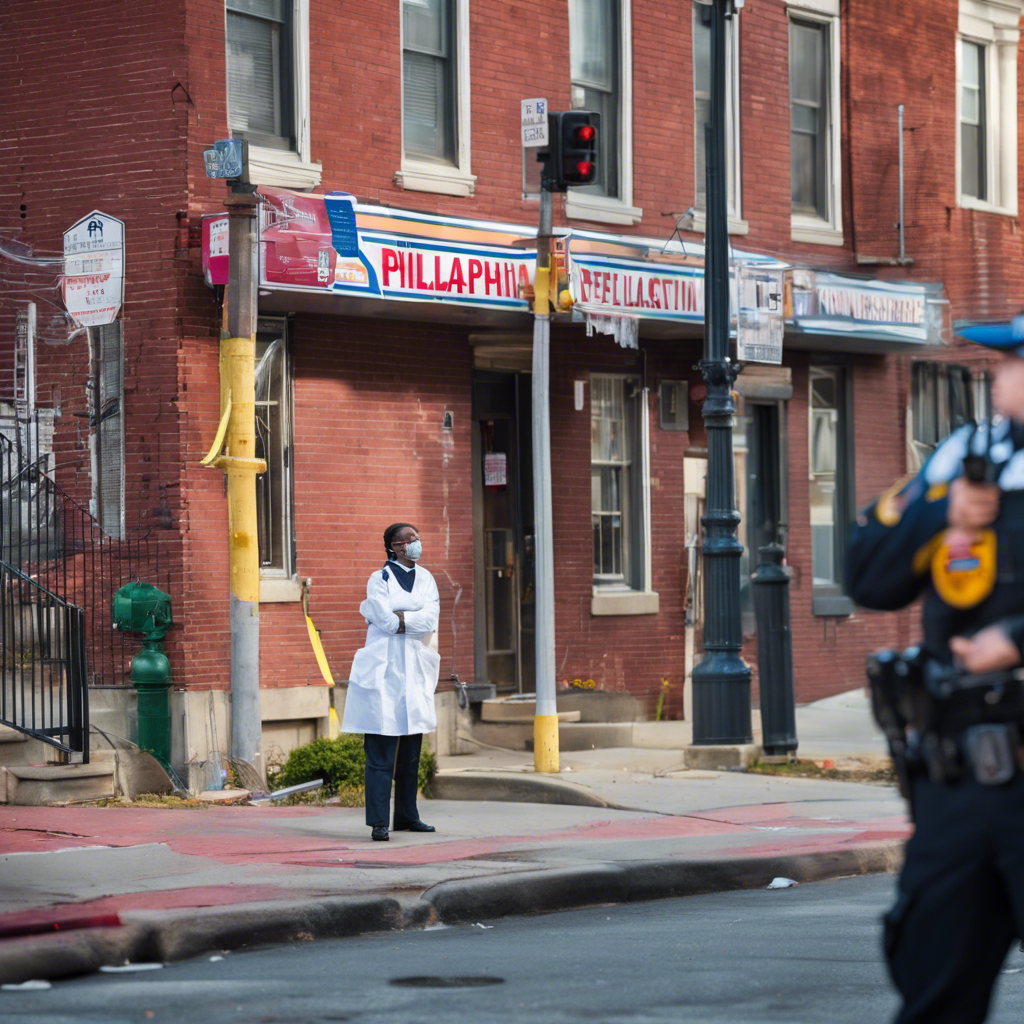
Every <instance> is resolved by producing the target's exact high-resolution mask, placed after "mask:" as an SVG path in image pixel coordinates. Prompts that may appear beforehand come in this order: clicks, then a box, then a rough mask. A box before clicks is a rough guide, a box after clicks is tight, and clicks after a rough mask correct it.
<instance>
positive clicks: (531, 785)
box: [430, 770, 632, 810]
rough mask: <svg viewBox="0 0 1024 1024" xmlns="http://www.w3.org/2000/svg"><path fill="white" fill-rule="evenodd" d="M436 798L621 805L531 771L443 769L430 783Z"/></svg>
mask: <svg viewBox="0 0 1024 1024" xmlns="http://www.w3.org/2000/svg"><path fill="white" fill-rule="evenodd" d="M430 791H431V797H432V798H433V799H435V800H507V801H511V802H514V803H522V804H569V805H573V806H576V807H607V808H610V809H613V810H632V808H624V807H620V806H619V805H618V804H613V803H610V802H609V801H607V800H605V799H604V798H603V797H600V796H598V795H597V794H596V793H595V792H594V791H593V790H591V789H588V788H587V787H586V786H581V785H580V784H579V783H576V782H567V781H566V780H564V779H549V778H544V777H543V776H537V775H534V774H532V773H530V772H466V771H461V770H456V771H452V772H446V771H439V772H438V773H437V774H436V775H435V776H434V778H433V780H432V781H431V783H430Z"/></svg>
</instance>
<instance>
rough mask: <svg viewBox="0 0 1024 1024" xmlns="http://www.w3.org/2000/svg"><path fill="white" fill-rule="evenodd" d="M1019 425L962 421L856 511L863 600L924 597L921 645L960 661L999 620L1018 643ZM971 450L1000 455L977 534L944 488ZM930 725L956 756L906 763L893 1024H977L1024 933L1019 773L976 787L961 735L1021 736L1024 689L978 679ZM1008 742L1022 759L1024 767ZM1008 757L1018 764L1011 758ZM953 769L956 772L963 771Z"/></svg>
mask: <svg viewBox="0 0 1024 1024" xmlns="http://www.w3.org/2000/svg"><path fill="white" fill-rule="evenodd" d="M1020 434H1021V428H1020V426H1019V425H1011V424H1010V422H1009V421H1003V422H1001V423H999V424H997V425H995V426H994V427H993V428H992V431H991V438H989V436H988V428H987V427H985V426H982V427H980V428H978V429H975V428H974V427H971V426H968V427H964V428H962V429H961V430H959V431H958V432H957V433H955V434H954V435H953V436H951V437H950V438H949V439H947V440H946V441H945V442H944V443H943V444H942V445H940V447H939V448H938V449H937V450H936V451H935V452H934V454H933V455H932V457H931V458H930V459H929V460H928V462H927V463H926V464H925V466H924V467H923V468H922V470H921V472H920V473H918V474H917V475H916V476H915V477H914V478H913V479H912V480H910V481H909V482H908V483H905V484H898V485H896V486H895V487H894V488H892V489H890V490H889V491H887V492H886V493H885V494H884V495H882V497H881V498H879V499H878V501H876V502H875V503H874V504H872V505H871V506H869V507H868V508H867V509H866V510H865V511H864V512H862V513H861V514H860V515H859V516H858V518H857V524H856V526H855V528H854V531H853V535H852V537H851V541H850V546H849V550H848V556H847V585H848V589H849V593H850V596H851V597H852V598H853V599H854V600H855V601H856V602H857V603H858V604H860V605H863V606H864V607H867V608H875V609H883V610H886V609H896V608H902V607H904V606H906V605H907V604H909V603H911V602H912V601H914V600H915V599H916V598H918V597H920V596H923V626H924V640H923V647H924V649H925V653H926V656H927V657H928V658H929V659H932V660H933V661H934V662H935V663H938V664H939V665H946V666H949V665H951V664H952V655H951V653H950V650H949V640H950V638H951V637H954V636H970V635H972V634H974V633H976V632H978V631H979V630H980V629H982V628H983V627H985V626H990V625H992V624H995V623H999V624H1001V625H1002V626H1003V628H1004V629H1005V631H1006V633H1007V635H1008V636H1009V637H1010V639H1012V640H1013V641H1014V642H1015V643H1016V645H1017V647H1018V649H1022V650H1024V443H1022V441H1024V439H1022V438H1021V436H1020ZM970 452H973V453H974V454H975V455H985V456H986V457H987V459H988V460H989V464H990V465H991V464H995V469H994V472H993V477H995V478H996V479H997V482H998V484H999V487H1000V490H1001V494H1000V509H999V516H998V518H997V519H996V521H995V523H993V524H992V526H991V528H990V529H988V530H986V531H985V532H984V534H983V535H982V537H981V539H980V540H979V541H976V542H974V543H971V542H970V540H969V539H968V538H966V537H965V535H963V534H960V535H957V534H956V533H955V532H954V531H948V532H947V521H946V515H947V505H948V496H947V494H948V488H949V485H950V483H951V482H952V481H953V480H954V479H956V478H957V477H958V476H960V475H961V474H962V473H963V460H964V457H965V456H966V455H968V454H969V453H970ZM929 717H930V719H931V720H930V721H929V722H927V723H920V722H918V723H912V725H915V726H917V727H918V728H920V729H927V730H930V732H931V733H932V736H933V738H934V737H935V736H936V735H937V736H938V741H937V742H939V743H942V744H945V748H944V749H946V750H947V751H951V752H952V754H951V755H950V756H951V762H952V765H953V770H952V771H951V773H950V775H949V776H947V777H945V778H943V780H942V781H936V779H935V778H934V777H933V776H934V773H933V775H932V776H930V775H929V773H928V771H926V770H925V767H924V766H923V765H921V766H919V767H918V768H916V769H912V772H911V775H912V777H911V779H910V796H911V801H912V805H913V810H914V817H915V822H916V828H915V832H914V835H913V838H912V839H911V840H910V842H909V844H908V847H907V858H906V863H905V865H904V868H903V872H902V874H901V877H900V883H899V890H898V892H899V895H898V898H897V901H896V905H895V906H894V907H893V908H892V910H891V911H890V912H889V914H888V915H887V916H886V919H885V951H886V956H887V958H888V961H889V968H890V971H891V973H892V977H893V980H894V982H895V984H896V986H897V988H898V989H899V990H900V992H901V993H902V995H903V998H904V1005H903V1008H902V1010H901V1012H900V1014H899V1015H898V1017H897V1019H896V1020H897V1024H920V1022H925V1021H927V1022H929V1024H939V1022H949V1024H972V1022H975V1021H983V1020H984V1019H985V1016H986V1014H987V1011H988V1003H989V997H990V995H991V990H992V986H993V985H994V983H995V980H996V978H997V975H998V973H999V969H1000V967H1001V965H1002V963H1003V959H1004V957H1005V955H1006V952H1007V949H1008V948H1009V946H1010V944H1011V942H1012V940H1013V938H1014V937H1015V936H1022V935H1024V773H1022V772H1021V770H1020V768H1019V767H1017V768H1016V769H1015V770H1013V774H1012V777H1011V778H1010V779H1009V781H1006V782H1003V783H1002V784H999V785H986V784H983V783H982V782H979V781H978V780H977V778H976V775H975V772H974V771H973V769H972V765H971V764H970V760H971V757H970V753H969V752H968V751H967V749H966V748H965V745H964V744H963V742H962V740H963V738H964V736H965V733H966V731H967V730H968V729H969V728H971V727H972V726H976V725H978V724H980V723H989V722H996V723H1005V722H1008V723H1013V724H1018V725H1020V726H1021V735H1024V697H1022V694H1021V686H1020V684H1017V683H1012V682H1011V683H1009V684H1008V685H1006V686H1005V687H996V688H994V689H993V688H992V687H974V688H972V689H969V690H960V691H958V692H956V693H954V694H952V695H951V696H950V697H949V698H947V699H943V700H938V701H935V702H934V704H933V713H930V715H929ZM1011 735H1013V737H1014V740H1013V742H1014V745H1015V753H1016V762H1017V765H1024V760H1022V758H1021V756H1020V750H1019V746H1018V745H1017V735H1016V733H1015V732H1014V730H1013V728H1012V727H1011ZM1011 763H1012V762H1011ZM958 766H959V769H961V770H958Z"/></svg>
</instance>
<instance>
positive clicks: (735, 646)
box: [692, 0, 753, 745]
mask: <svg viewBox="0 0 1024 1024" xmlns="http://www.w3.org/2000/svg"><path fill="white" fill-rule="evenodd" d="M732 4H733V0H715V2H714V5H713V7H712V21H711V118H710V124H708V125H707V126H706V127H705V133H704V142H705V148H706V154H705V155H706V159H705V163H706V166H707V227H706V235H705V261H704V319H705V334H704V358H703V360H702V361H701V363H700V370H701V373H702V374H703V376H704V382H705V385H706V387H707V396H706V398H705V399H704V407H703V410H702V415H703V417H704V422H705V425H706V427H707V436H708V472H707V498H706V504H705V513H704V517H703V519H702V520H701V522H702V524H703V526H704V530H705V537H704V610H705V621H704V658H703V660H702V661H701V662H700V664H699V665H697V666H696V667H695V668H694V670H693V676H692V680H693V742H694V744H699V745H716V744H740V743H751V742H752V741H753V734H752V732H751V725H750V667H749V666H748V665H747V664H746V662H744V660H743V659H742V658H741V657H740V649H741V648H742V646H743V630H742V624H741V619H740V556H741V555H742V553H743V546H742V545H741V544H740V543H739V540H738V539H737V536H736V528H737V526H738V524H739V521H740V516H739V513H738V512H737V511H736V502H735V482H734V479H733V472H734V467H733V454H732V417H733V413H734V412H735V411H736V407H735V405H734V404H733V400H732V384H733V381H735V379H736V375H737V373H739V369H740V368H739V366H738V365H737V364H736V363H734V362H731V361H730V359H729V228H728V219H727V218H728V208H727V203H726V180H725V179H726V163H725V96H726V91H725V19H726V16H727V14H728V16H731V15H732V9H733V8H732Z"/></svg>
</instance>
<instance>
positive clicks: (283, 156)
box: [249, 145, 322, 192]
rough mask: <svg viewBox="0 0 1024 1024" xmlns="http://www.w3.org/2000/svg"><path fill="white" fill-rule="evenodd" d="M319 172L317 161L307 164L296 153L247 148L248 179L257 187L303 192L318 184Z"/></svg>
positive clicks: (255, 147) (254, 147) (259, 147)
mask: <svg viewBox="0 0 1024 1024" xmlns="http://www.w3.org/2000/svg"><path fill="white" fill-rule="evenodd" d="M321 170H322V168H321V165H320V163H319V161H317V163H308V162H306V161H303V160H302V159H301V158H300V157H299V154H298V153H295V152H289V151H287V150H284V149H268V148H265V147H263V146H252V145H250V146H249V177H250V179H251V180H252V181H254V182H256V183H257V184H259V185H271V186H273V187H274V188H290V189H294V190H295V191H296V192H304V191H308V190H310V189H314V188H316V187H317V186H318V185H319V184H320V179H321V176H322V175H321Z"/></svg>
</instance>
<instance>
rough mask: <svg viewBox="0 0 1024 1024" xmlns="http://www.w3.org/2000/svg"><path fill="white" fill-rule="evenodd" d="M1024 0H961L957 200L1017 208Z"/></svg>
mask: <svg viewBox="0 0 1024 1024" xmlns="http://www.w3.org/2000/svg"><path fill="white" fill-rule="evenodd" d="M1022 15H1024V0H960V17H959V23H958V30H959V32H958V36H957V40H956V77H957V116H956V121H955V129H956V149H957V162H956V178H957V201H958V204H959V205H960V206H967V207H973V208H974V209H980V210H988V211H990V212H992V213H1002V214H1008V215H1010V216H1015V215H1016V213H1017V149H1018V145H1017V139H1018V134H1019V133H1018V130H1017V51H1018V40H1019V36H1020V20H1021V17H1022Z"/></svg>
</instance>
